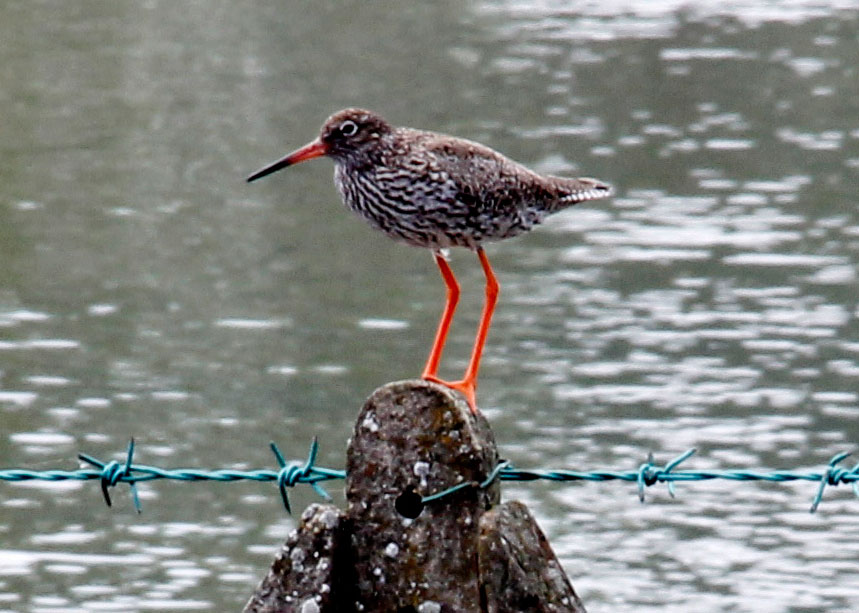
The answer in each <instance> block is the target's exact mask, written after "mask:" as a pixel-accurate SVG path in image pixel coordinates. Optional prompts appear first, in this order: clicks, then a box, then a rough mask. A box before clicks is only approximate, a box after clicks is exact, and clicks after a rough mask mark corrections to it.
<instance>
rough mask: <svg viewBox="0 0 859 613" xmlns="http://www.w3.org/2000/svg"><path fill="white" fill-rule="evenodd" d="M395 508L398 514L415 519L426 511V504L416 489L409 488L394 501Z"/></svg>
mask: <svg viewBox="0 0 859 613" xmlns="http://www.w3.org/2000/svg"><path fill="white" fill-rule="evenodd" d="M394 508H395V509H396V510H397V513H399V514H400V515H402V516H403V517H408V518H409V519H414V518H415V517H417V516H418V515H420V514H421V511H423V510H424V502H423V500H422V499H421V497H420V496H419V495H418V494H417V493H415V490H414V488H412V487H411V486H409V487H407V488H406V491H405V492H403V493H402V494H400V495H399V496H397V499H396V500H395V501H394Z"/></svg>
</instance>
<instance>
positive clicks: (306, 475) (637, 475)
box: [0, 438, 859, 513]
mask: <svg viewBox="0 0 859 613" xmlns="http://www.w3.org/2000/svg"><path fill="white" fill-rule="evenodd" d="M270 448H271V451H272V453H273V454H274V456H275V461H276V462H277V465H278V469H277V470H274V469H252V470H241V469H229V468H221V469H215V470H206V469H199V468H160V467H157V466H149V465H147V464H136V463H134V461H133V458H134V439H132V440H131V441H130V442H129V444H128V449H127V451H126V456H125V462H124V463H120V462H118V461H116V460H112V461H109V462H103V461H101V460H98V459H96V458H94V457H92V456H89V455H87V454H83V453H82V454H79V456H78V457H79V458H80V460H81V461H83V462H85V463H87V464H89V465H90V466H91V468H80V469H77V470H29V469H22V468H10V469H0V481H10V482H21V481H32V480H40V481H68V480H77V481H92V480H98V481H99V482H100V486H101V492H102V496H103V498H104V501H105V503H106V504H107V505H108V506H111V498H110V488H112V487H115V486H117V485H118V484H120V483H127V484H128V485H129V486H130V488H131V495H132V501H133V503H134V508H135V509H136V510H137V512H138V513H139V512H141V506H140V500H139V497H138V494H137V488H136V484H137V483H142V482H146V481H154V480H158V479H170V480H174V481H216V482H221V483H229V482H233V481H259V482H269V481H274V482H276V483H277V486H278V492H279V493H280V496H281V500H282V502H283V506H284V508H285V509H286V510H287V512H291V508H290V505H289V497H288V495H287V491H288V488H292V487H295V486H296V485H298V484H300V483H303V484H307V485H310V486H311V487H312V488H313V489H314V491H315V492H316V493H317V494H318V495H319V496H321V497H322V498H324V499H326V500H330V496H329V495H328V494H327V492H325V490H324V489H323V488H322V485H321V484H322V483H323V482H325V481H330V480H334V479H345V478H346V471H344V470H336V469H331V468H324V467H321V466H317V465H316V458H317V455H318V451H319V443H318V441H317V440H316V438H314V439H313V441H312V442H311V444H310V450H309V453H308V456H307V459H306V460H305V461H304V462H287V461H286V460H285V459H284V456H283V454H282V453H281V452H280V450H279V449H278V447H277V445H275V444H274V443H271V444H270ZM695 451H696V450H695V449H690V450H688V451H686V452H684V453H682V454H680V455H679V456H677V457H676V458H674V459H672V460H671V461H669V462H667V463H666V464H665V465H663V466H659V465H657V464H655V463H654V460H653V456H652V455H650V456H649V457H648V459H647V461H646V462H644V463H642V464H641V465H640V466H639V467H638V469H637V470H627V471H617V470H592V471H579V470H566V469H558V470H527V469H521V468H516V467H514V466H513V465H512V464H510V463H509V462H508V461H506V460H501V461H500V462H499V463H498V464H497V465H496V466H495V467H494V469H493V470H492V471H490V473H489V475H487V477H486V478H485V479H484V480H483V481H482V482H478V481H464V482H460V483H457V484H455V485H453V486H452V487H449V488H447V489H444V490H441V491H439V492H436V493H434V494H431V495H428V496H424V497H422V498H421V503H422V504H427V503H432V502H434V501H437V500H440V499H443V498H446V497H448V496H452V495H454V494H455V493H456V492H459V491H461V490H463V489H466V488H481V489H483V488H486V487H489V486H490V485H491V484H492V483H494V482H495V481H499V480H500V481H537V480H542V481H552V482H567V481H592V482H606V481H627V482H633V483H636V484H637V487H638V494H639V498H640V499H641V501H642V502H644V492H645V489H646V488H648V487H650V486H652V485H655V484H657V483H665V484H667V486H668V491H669V493H670V494H671V496H672V497H673V496H674V495H675V490H674V486H675V484H676V483H679V482H691V481H710V480H714V479H721V480H728V481H768V482H771V483H784V482H787V481H813V482H817V483H819V486H818V488H817V492H816V494H815V496H814V498H813V500H812V505H811V508H810V512H812V513H814V512H815V511H816V510H817V508H818V506H819V505H820V503H821V501H822V500H823V494H824V492H825V489H826V487H827V486H833V487H834V486H838V485H842V484H845V485H847V484H849V485H851V486H852V489H853V492H854V494H856V496H857V497H859V463H857V464H856V465H855V466H853V468H851V469H846V468H843V467H840V466H838V464H840V463H841V462H842V461H843V460H845V459H846V458H847V457H848V456H849V455H850V453H848V452H842V453H838V454H836V455H835V456H833V457H832V459H831V460H830V461H829V463H828V464H827V466H826V469H825V470H824V471H823V472H803V471H795V470H774V471H764V470H752V469H719V470H691V469H683V470H677V467H678V466H680V464H682V463H683V462H685V461H686V460H688V459H689V458H690V457H691V456H692V455H693V454H694V453H695Z"/></svg>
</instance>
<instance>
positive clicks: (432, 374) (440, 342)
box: [421, 252, 459, 380]
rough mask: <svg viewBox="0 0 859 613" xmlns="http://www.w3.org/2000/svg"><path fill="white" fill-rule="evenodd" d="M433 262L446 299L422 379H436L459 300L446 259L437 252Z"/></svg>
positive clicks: (454, 279)
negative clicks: (441, 281)
mask: <svg viewBox="0 0 859 613" xmlns="http://www.w3.org/2000/svg"><path fill="white" fill-rule="evenodd" d="M435 262H436V264H438V268H439V270H440V271H441V278H442V279H444V284H445V285H446V286H447V301H446V302H445V304H444V312H443V313H442V315H441V321H439V322H438V330H436V333H435V341H433V344H432V349H431V350H430V354H429V359H427V364H426V366H424V372H423V374H422V375H421V378H422V379H429V380H437V377H436V372H437V371H438V364H439V362H440V361H441V352H442V351H444V343H445V341H446V340H447V333H448V331H449V330H450V324H451V322H452V321H453V312H454V311H455V310H456V303H457V302H459V283H457V282H456V277H454V276H453V271H452V270H451V269H450V264H448V263H447V260H446V259H444V256H443V255H442V254H441V253H439V252H436V254H435Z"/></svg>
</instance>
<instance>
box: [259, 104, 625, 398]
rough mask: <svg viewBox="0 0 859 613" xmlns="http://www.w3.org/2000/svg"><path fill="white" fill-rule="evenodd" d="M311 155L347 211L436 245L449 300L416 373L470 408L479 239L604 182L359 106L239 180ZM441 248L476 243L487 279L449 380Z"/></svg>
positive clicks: (490, 290)
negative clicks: (465, 353)
mask: <svg viewBox="0 0 859 613" xmlns="http://www.w3.org/2000/svg"><path fill="white" fill-rule="evenodd" d="M320 156H327V157H330V158H331V159H333V160H334V164H335V166H334V183H335V184H336V185H337V189H338V190H339V191H340V196H341V197H342V199H343V202H344V203H345V204H346V206H347V207H349V209H351V210H352V211H354V212H356V213H357V214H358V215H360V216H361V217H363V218H364V219H366V220H367V221H368V222H369V223H370V224H371V225H372V226H373V227H375V228H378V229H379V230H381V231H382V232H384V233H385V234H387V235H388V236H390V237H391V238H393V239H395V240H398V241H401V242H405V243H407V244H409V245H414V246H416V247H426V248H429V249H432V250H433V252H434V253H435V257H436V262H437V263H438V266H439V268H440V269H441V273H442V277H443V278H444V281H445V284H446V285H447V288H448V300H447V305H446V307H445V310H444V314H443V315H442V320H441V323H440V324H439V329H438V332H437V333H436V340H435V343H434V345H433V348H432V350H431V352H430V358H429V360H428V361H427V365H426V368H425V369H424V373H423V377H424V378H425V379H429V380H432V381H438V382H440V383H444V384H446V385H448V386H449V387H453V388H454V389H458V390H460V391H462V392H463V393H464V394H465V395H466V398H467V399H468V401H469V404H470V406H471V408H472V410H473V411H476V403H475V389H476V386H477V371H478V367H479V363H480V355H481V353H482V350H483V342H484V341H485V338H486V333H487V332H488V329H489V322H490V319H491V317H492V311H493V309H494V305H495V298H496V296H497V292H498V286H497V282H496V281H495V277H494V275H493V274H492V269H491V267H490V266H489V261H488V259H486V254H485V253H484V251H483V248H482V247H481V244H482V243H483V242H484V241H493V240H501V239H504V238H509V237H511V236H516V235H517V234H521V233H522V232H525V231H527V230H530V229H531V228H532V227H533V226H534V225H536V224H538V223H540V222H541V221H543V219H544V218H545V217H546V216H547V215H550V214H551V213H555V212H557V211H560V210H562V209H565V208H567V207H569V206H572V205H574V204H577V203H579V202H583V201H585V200H595V199H598V198H605V197H607V196H609V195H611V187H609V186H608V185H606V184H605V183H601V182H600V181H597V180H595V179H583V178H580V179H569V178H564V177H555V176H551V175H540V174H537V173H536V172H534V171H532V170H529V169H528V168H526V167H525V166H523V165H521V164H519V163H517V162H514V161H512V160H510V159H508V158H506V157H504V156H503V155H501V154H500V153H498V152H497V151H494V150H492V149H490V148H489V147H486V146H484V145H481V144H479V143H475V142H472V141H469V140H465V139H461V138H455V137H452V136H446V135H444V134H437V133H435V132H427V131H423V130H415V129H412V128H400V127H393V126H391V125H390V124H389V123H388V122H387V121H385V120H384V119H382V118H381V117H380V116H379V115H377V114H375V113H373V112H371V111H366V110H363V109H344V110H342V111H339V112H337V113H335V114H334V115H332V116H331V117H329V118H328V120H327V121H326V122H325V124H324V125H323V126H322V131H321V133H320V135H319V137H318V138H317V139H316V140H314V141H312V142H310V143H308V144H307V145H305V146H304V147H302V148H301V149H298V150H297V151H295V152H293V153H291V154H289V155H287V156H286V157H284V158H282V159H280V160H278V161H277V162H275V163H273V164H270V165H269V166H266V167H265V168H263V169H261V170H259V171H258V172H256V173H254V174H253V175H251V176H250V177H248V181H254V180H256V179H259V178H261V177H264V176H266V175H268V174H271V173H272V172H275V171H277V170H280V169H281V168H285V167H287V166H290V165H292V164H297V163H298V162H302V161H304V160H309V159H312V158H315V157H320ZM447 247H466V248H468V249H472V250H474V251H476V252H477V254H478V256H479V257H480V261H481V265H482V266H483V270H484V273H485V274H486V278H487V286H486V294H487V301H486V304H485V306H484V311H483V316H482V318H481V323H480V327H479V329H478V334H477V338H476V340H475V346H474V351H473V352H472V357H471V361H470V363H469V366H468V369H466V373H465V377H464V378H463V379H462V380H461V381H456V382H446V381H441V380H440V379H438V377H437V376H436V369H437V368H438V363H439V361H440V359H441V351H442V348H443V346H444V341H445V338H446V336H447V330H448V328H449V327H450V322H451V320H452V317H453V310H454V309H455V307H456V301H457V299H458V297H459V286H458V284H457V283H456V279H455V278H454V276H453V272H452V271H451V270H450V267H449V266H448V264H447V261H446V260H445V258H444V256H443V255H442V253H441V251H440V250H441V249H445V248H447Z"/></svg>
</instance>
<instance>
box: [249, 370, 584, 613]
mask: <svg viewBox="0 0 859 613" xmlns="http://www.w3.org/2000/svg"><path fill="white" fill-rule="evenodd" d="M497 464H498V452H497V449H496V446H495V440H494V437H493V435H492V431H491V430H490V429H489V425H488V423H487V422H486V420H485V418H484V417H483V416H482V415H477V416H475V415H472V413H471V412H470V410H469V408H468V406H467V404H466V403H465V402H464V400H463V399H462V398H461V397H460V395H459V394H457V393H456V392H453V391H451V390H450V389H448V388H446V387H443V386H440V385H436V384H434V383H428V382H425V381H403V382H397V383H389V384H387V385H385V386H383V387H381V388H379V389H378V390H376V391H375V392H374V393H373V395H372V396H370V398H369V399H368V400H367V402H366V403H365V405H364V407H363V409H362V410H361V413H360V414H359V415H358V420H357V422H356V424H355V430H354V434H353V437H352V439H351V441H350V443H349V449H348V452H347V478H346V497H347V501H348V509H347V511H346V512H345V513H344V512H342V511H340V510H339V509H337V508H335V507H333V506H332V505H312V506H311V507H309V508H308V510H307V511H305V513H304V514H303V515H302V520H301V524H300V525H299V527H298V529H297V530H296V531H295V532H294V533H293V534H292V535H290V537H289V539H288V540H287V542H286V544H285V545H284V547H283V549H282V551H281V552H280V553H279V554H278V556H277V557H276V559H275V562H274V564H273V565H272V567H271V569H270V571H269V573H268V575H267V576H266V577H265V579H263V581H262V583H261V584H260V586H259V588H258V589H257V591H256V593H255V594H254V595H253V596H252V597H251V600H250V602H248V604H247V606H246V607H245V609H244V611H245V613H275V612H293V611H294V612H297V613H320V612H328V611H332V612H333V611H337V612H344V611H392V612H401V613H407V612H417V613H472V612H473V613H506V612H510V613H512V612H522V611H546V612H548V611H571V612H583V611H584V607H583V606H582V604H581V602H580V601H579V599H578V597H577V596H576V593H575V591H574V590H573V588H572V586H571V585H570V583H569V581H568V580H567V577H566V575H565V574H564V572H563V569H562V568H561V566H560V564H559V563H558V561H557V559H556V558H555V555H554V554H553V553H552V550H551V548H550V547H549V544H548V543H547V541H546V539H545V537H544V536H543V534H542V532H541V531H540V529H539V527H538V526H537V524H536V522H534V520H533V518H532V517H531V515H530V514H529V513H528V511H527V509H526V508H525V507H524V505H522V504H520V503H516V502H513V503H505V504H501V505H499V504H498V502H499V497H500V486H499V483H498V482H497V481H494V482H491V483H489V484H487V485H486V486H485V487H481V486H480V484H481V483H484V482H485V481H486V480H487V477H489V475H490V474H491V473H492V470H493V469H494V468H495V467H496V465H497ZM463 483H465V484H467V485H466V486H464V487H462V488H461V489H458V490H456V491H454V492H452V493H450V494H448V495H446V496H443V497H440V498H437V499H435V500H431V501H425V499H426V498H427V497H430V496H432V495H433V494H438V493H441V492H445V491H448V490H449V489H450V488H451V487H453V486H456V485H459V484H463Z"/></svg>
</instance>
